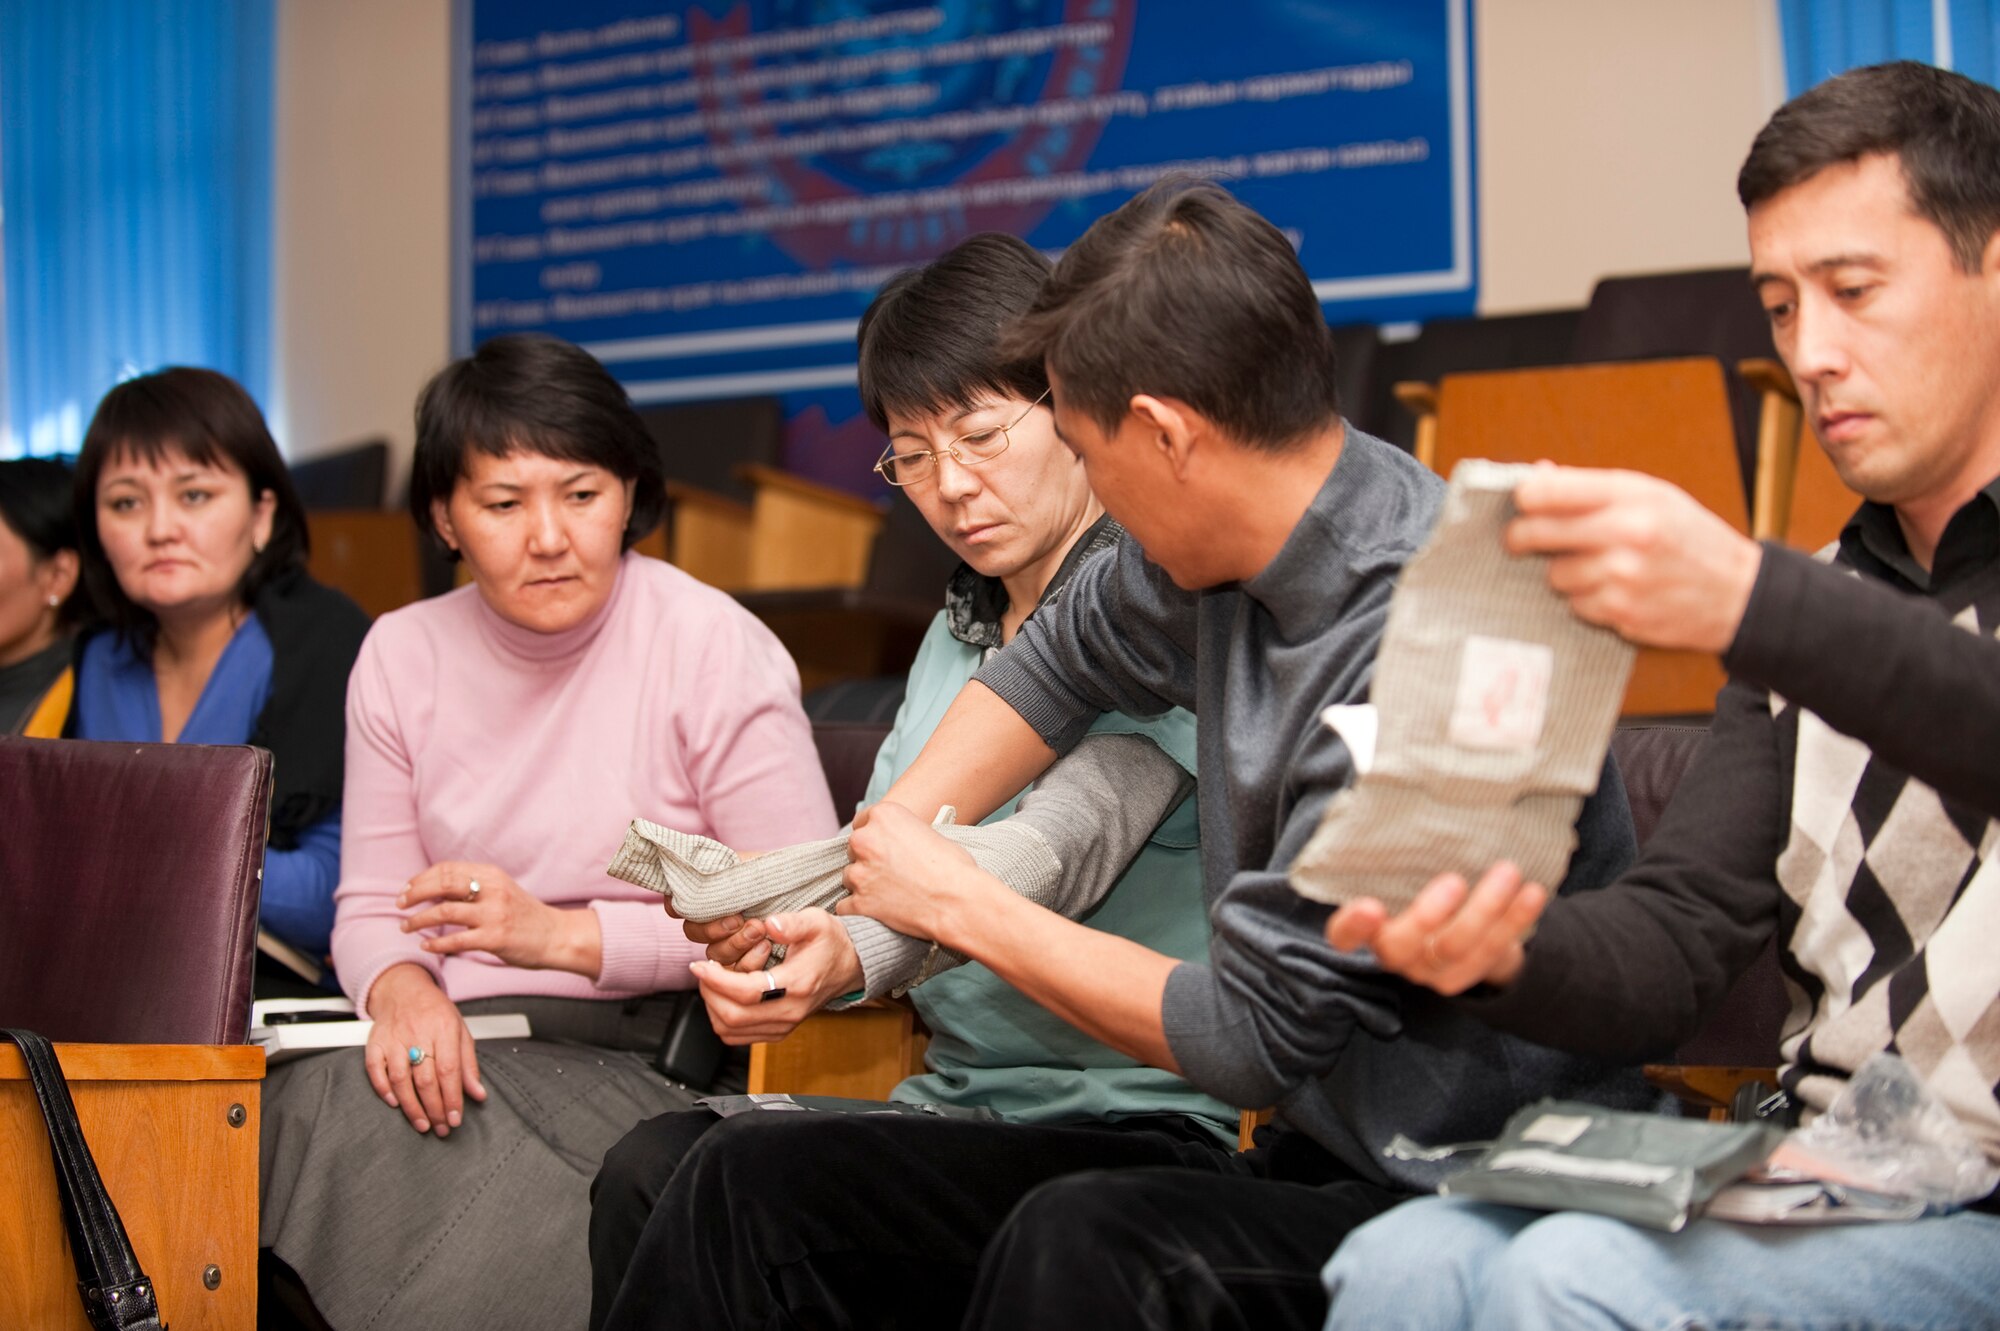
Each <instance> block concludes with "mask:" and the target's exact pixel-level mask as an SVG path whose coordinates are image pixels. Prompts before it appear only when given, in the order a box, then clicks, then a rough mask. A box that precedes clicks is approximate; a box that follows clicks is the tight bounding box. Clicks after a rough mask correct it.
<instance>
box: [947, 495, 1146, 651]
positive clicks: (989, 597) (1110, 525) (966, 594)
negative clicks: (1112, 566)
mask: <svg viewBox="0 0 2000 1331" xmlns="http://www.w3.org/2000/svg"><path fill="white" fill-rule="evenodd" d="M1124 537H1125V529H1124V528H1123V527H1120V526H1119V525H1118V524H1117V523H1115V522H1113V521H1112V520H1111V515H1110V514H1108V513H1107V514H1105V515H1104V516H1103V517H1101V518H1099V519H1098V520H1097V521H1095V522H1093V523H1091V524H1090V526H1088V527H1086V528H1085V529H1084V532H1083V535H1081V536H1079V537H1077V539H1076V541H1075V543H1074V544H1072V545H1071V546H1070V548H1069V553H1068V554H1066V555H1064V556H1063V561H1062V563H1060V564H1058V565H1057V566H1056V574H1055V576H1054V577H1053V578H1050V579H1049V585H1048V590H1046V591H1044V592H1043V593H1042V600H1041V605H1047V604H1048V603H1049V602H1051V601H1053V600H1055V598H1056V593H1057V592H1059V591H1061V590H1062V586H1063V584H1064V583H1066V582H1068V581H1069V580H1070V577H1071V575H1072V574H1074V573H1075V572H1076V571H1077V570H1078V569H1079V568H1081V567H1083V561H1084V560H1086V559H1088V558H1090V557H1091V556H1092V555H1094V554H1096V553H1097V552H1098V551H1100V550H1108V549H1110V548H1111V547H1112V546H1114V545H1116V544H1118V542H1119V541H1121V540H1123V539H1124ZM1040 608H1041V606H1039V605H1038V606H1037V607H1036V609H1037V610H1039V609H1040ZM944 613H945V626H946V627H947V628H949V629H950V630H951V636H952V637H954V638H957V639H958V640H959V641H960V642H962V643H966V644H968V645H970V646H973V647H998V646H999V645H1000V619H1001V616H1003V615H1005V614H1006V613H1007V588H1006V587H1005V586H1003V585H1002V584H1001V582H1000V579H998V578H989V577H987V576H985V575H984V574H982V573H979V572H976V571H975V570H974V569H973V567H972V565H970V564H960V565H959V566H958V567H957V568H956V569H954V570H952V575H951V581H950V582H949V583H947V584H946V585H945V592H944ZM1030 617H1031V618H1032V616H1030Z"/></svg>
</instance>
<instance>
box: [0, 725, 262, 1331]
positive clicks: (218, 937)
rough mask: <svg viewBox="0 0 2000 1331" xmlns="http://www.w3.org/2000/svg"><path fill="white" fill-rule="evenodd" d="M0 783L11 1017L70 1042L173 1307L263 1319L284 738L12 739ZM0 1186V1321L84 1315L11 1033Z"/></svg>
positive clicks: (190, 1323) (1, 994)
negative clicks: (266, 965) (256, 961)
mask: <svg viewBox="0 0 2000 1331" xmlns="http://www.w3.org/2000/svg"><path fill="white" fill-rule="evenodd" d="M0 789H4V790H6V791H7V792H8V799H9V800H10V801H11V802H12V805H11V808H10V814H11V815H12V816H11V817H10V822H9V827H8V832H7V835H5V836H4V837H0V1024H4V1025H9V1026H22V1027H26V1028H28V1029H31V1030H38V1031H40V1032H42V1033H43V1034H45V1035H48V1036H50V1037H51V1038H52V1039H56V1040H59V1041H70V1042H72V1043H66V1044H59V1045H58V1046H57V1054H58V1058H59V1059H60V1061H61V1063H62V1066H63V1070H64V1072H65V1074H66V1075H67V1076H68V1078H69V1081H70V1092H71V1095H72V1097H73V1098H74V1099H75V1101H76V1106H77V1114H78V1117H79V1119H80V1121H81V1122H82V1125H83V1129H84V1134H85V1137H86V1139H87V1140H88V1141H89V1143H90V1146H91V1150H92V1152H93V1153H94V1154H95V1156H96V1159H97V1162H98V1166H99V1169H100V1172H101V1173H102V1174H103V1176H104V1181H105V1186H106V1188H107V1189H108V1190H109V1191H110V1193H111V1197H112V1200H113V1202H114V1203H115V1204H116V1205H117V1206H118V1208H119V1212H120V1215H121V1217H122V1218H123V1220H124V1224H125V1228H126V1230H127V1232H128V1233H129V1234H130V1236H131V1239H132V1244H133V1247H134V1249H135V1250H136V1251H137V1253H138V1256H139V1260H140V1262H141V1263H142V1264H143V1265H144V1267H145V1269H146V1272H147V1274H148V1275H150V1276H151V1277H152V1278H153V1279H154V1281H155V1283H156V1284H157V1286H158V1289H159V1300H160V1309H161V1312H162V1316H163V1320H165V1321H168V1322H170V1323H171V1324H172V1325H173V1326H175V1327H176V1328H178V1329H179V1331H190V1328H209V1327H213V1328H225V1327H230V1328H234V1327H246V1326H249V1325H251V1324H252V1322H253V1321H254V1320H255V1316H256V1306H257V1159H258V1156H257V1133H258V1118H259V1107H260V1106H259V1090H260V1086H259V1083H260V1081H261V1079H262V1078H263V1075H264V1052H263V1050H261V1049H258V1048H255V1047H254V1046H249V1045H245V1044H243V1043H242V1041H243V1039H244V1036H245V1033H246V1031H247V1028H248V1023H249V1015H250V983H251V972H252V966H253V953H254V949H255V940H256V927H257V903H258V884H259V879H260V876H261V874H262V866H263V860H264V835H265V828H266V825H267V823H268V819H269V809H270V790H271V756H270V754H268V753H266V752H264V751H263V750H260V749H251V748H247V747H221V746H207V745H195V744H109V743H88V742H85V741H80V740H24V739H0ZM76 1042H90V1043H76ZM0 1197H4V1198H6V1199H7V1201H6V1205H5V1206H4V1207H0V1326H9V1327H14V1326H19V1327H35V1328H51V1329H62V1331H69V1329H71V1328H74V1329H76V1331H83V1329H84V1328H86V1326H87V1323H86V1322H85V1320H84V1316H83V1311H82V1307H81V1305H80V1304H79V1302H78V1300H77V1296H76V1285H75V1273H74V1271H72V1270H71V1269H70V1264H69V1260H68V1257H67V1255H66V1254H65V1252H64V1244H65V1239H64V1237H63V1226H62V1220H61V1215H60V1209H59V1204H58V1201H57V1194H56V1187H55V1179H54V1175H53V1171H52V1167H51V1164H50V1160H49V1153H48V1142H47V1138H46V1136H45V1135H44V1130H43V1127H42V1119H41V1114H40V1111H39V1109H38V1107H37V1106H36V1104H35V1101H34V1097H33V1093H32V1091H31V1090H30V1089H29V1086H28V1084H27V1081H26V1071H25V1068H24V1066H23V1064H22V1062H21V1059H20V1056H19V1054H18V1053H17V1052H16V1051H15V1050H13V1049H12V1048H11V1047H9V1048H5V1049H0Z"/></svg>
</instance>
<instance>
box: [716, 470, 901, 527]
mask: <svg viewBox="0 0 2000 1331" xmlns="http://www.w3.org/2000/svg"><path fill="white" fill-rule="evenodd" d="M736 475H737V476H738V477H739V478H740V479H741V480H743V481H744V482H746V483H747V484H749V485H750V486H751V487H752V488H753V489H757V490H765V489H771V490H778V491H781V492H783V493H784V494H787V495H789V496H792V497H793V498H797V499H805V500H810V501H811V502H813V503H818V504H825V505H827V506H829V507H832V508H837V509H845V510H847V511H848V512H850V513H865V514H868V515H869V516H871V517H878V518H879V517H880V516H882V511H883V506H882V505H880V504H877V503H875V502H873V501H871V500H867V499H863V498H862V497H861V496H859V495H855V494H849V493H848V492H847V491H845V490H836V489H834V488H833V487H832V486H830V485H821V484H820V483H819V482H818V481H809V480H807V479H806V478H805V477H803V476H794V475H792V473H790V472H788V471H779V470H778V469H777V468H776V467H766V466H764V465H762V464H761V463H755V462H746V463H744V464H743V465H742V466H739V467H738V468H736Z"/></svg>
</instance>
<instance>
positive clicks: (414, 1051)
mask: <svg viewBox="0 0 2000 1331" xmlns="http://www.w3.org/2000/svg"><path fill="white" fill-rule="evenodd" d="M427 1057H428V1055H427V1054H425V1053H424V1051H423V1050H421V1049H419V1048H417V1047H416V1046H415V1045H411V1046H410V1066H411V1067H415V1066H416V1065H417V1064H419V1063H421V1062H423V1061H424V1059H425V1058H427Z"/></svg>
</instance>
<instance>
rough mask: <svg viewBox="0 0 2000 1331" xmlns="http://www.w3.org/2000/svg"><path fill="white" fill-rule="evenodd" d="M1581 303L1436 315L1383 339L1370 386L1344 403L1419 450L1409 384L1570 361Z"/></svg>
mask: <svg viewBox="0 0 2000 1331" xmlns="http://www.w3.org/2000/svg"><path fill="white" fill-rule="evenodd" d="M1581 317H1582V311H1580V310H1545V311H1540V312H1537V313H1532V314H1504V315H1495V316H1492V317H1489V318H1484V319H1433V320H1432V321H1431V322H1429V323H1427V324H1425V325H1424V326H1423V327H1422V328H1421V329H1420V330H1419V331H1418V333H1417V335H1416V336H1415V337H1414V338H1409V339H1406V340H1403V341H1399V342H1391V341H1384V342H1383V343H1382V344H1381V346H1380V347H1379V348H1378V349H1377V351H1376V353H1375V356H1374V366H1375V368H1374V372H1373V374H1372V376H1371V378H1370V381H1369V387H1368V389H1367V390H1366V391H1365V392H1363V393H1361V394H1359V395H1358V399H1357V401H1356V402H1354V403H1353V404H1351V405H1349V406H1348V407H1346V408H1345V411H1346V415H1347V418H1348V419H1349V420H1351V421H1353V422H1354V423H1355V424H1356V425H1358V426H1360V427H1361V428H1362V429H1364V430H1366V431H1368V432H1369V433H1370V434H1373V435H1376V436H1379V437H1380V438H1383V439H1386V440H1388V441H1389V442H1390V443H1392V444H1395V445H1396V446H1397V447H1399V448H1403V449H1414V448H1415V446H1416V441H1417V433H1418V429H1419V425H1420V423H1421V422H1420V416H1419V415H1418V414H1417V413H1415V412H1413V411H1412V410H1411V409H1410V408H1409V406H1408V405H1407V402H1406V400H1405V394H1406V393H1407V391H1408V390H1405V389H1403V388H1402V385H1405V384H1429V385H1435V384H1436V383H1437V382H1438V380H1440V379H1442V378H1443V377H1444V376H1445V375H1447V374H1464V373H1470V372H1473V371H1477V370H1518V369H1527V368H1529V367H1532V366H1538V365H1567V364H1569V363H1570V359H1571V355H1570V345H1571V343H1572V342H1574V341H1575V339H1576V328H1577V321H1578V320H1579V319H1580V318H1581Z"/></svg>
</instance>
